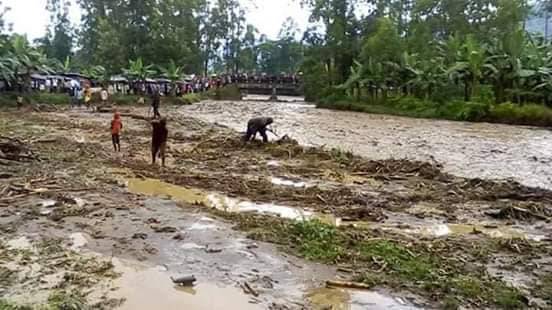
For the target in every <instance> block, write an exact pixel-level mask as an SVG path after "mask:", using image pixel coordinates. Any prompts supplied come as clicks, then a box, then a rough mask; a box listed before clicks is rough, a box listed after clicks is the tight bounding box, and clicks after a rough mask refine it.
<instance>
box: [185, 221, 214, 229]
mask: <svg viewBox="0 0 552 310" xmlns="http://www.w3.org/2000/svg"><path fill="white" fill-rule="evenodd" d="M215 228H217V225H213V224H202V223H194V224H193V225H192V226H190V228H189V230H210V229H215Z"/></svg>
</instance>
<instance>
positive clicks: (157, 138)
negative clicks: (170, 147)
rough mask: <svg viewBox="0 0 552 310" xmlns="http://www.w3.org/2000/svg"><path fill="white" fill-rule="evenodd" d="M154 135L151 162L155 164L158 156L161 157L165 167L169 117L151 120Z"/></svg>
mask: <svg viewBox="0 0 552 310" xmlns="http://www.w3.org/2000/svg"><path fill="white" fill-rule="evenodd" d="M151 126H152V129H153V131H152V137H151V164H152V165H155V159H156V158H157V156H159V158H161V165H162V166H163V167H165V149H166V148H167V138H168V136H169V130H168V129H167V119H166V118H164V117H162V118H155V119H153V120H152V121H151Z"/></svg>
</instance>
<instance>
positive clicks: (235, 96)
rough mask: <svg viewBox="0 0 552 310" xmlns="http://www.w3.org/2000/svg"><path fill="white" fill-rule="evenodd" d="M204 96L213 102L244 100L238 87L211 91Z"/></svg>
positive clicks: (233, 86)
mask: <svg viewBox="0 0 552 310" xmlns="http://www.w3.org/2000/svg"><path fill="white" fill-rule="evenodd" d="M204 95H205V97H206V98H209V99H213V100H242V93H241V91H240V89H239V88H238V86H237V85H228V86H225V87H222V88H216V89H211V90H209V91H208V92H206V93H205V94H204Z"/></svg>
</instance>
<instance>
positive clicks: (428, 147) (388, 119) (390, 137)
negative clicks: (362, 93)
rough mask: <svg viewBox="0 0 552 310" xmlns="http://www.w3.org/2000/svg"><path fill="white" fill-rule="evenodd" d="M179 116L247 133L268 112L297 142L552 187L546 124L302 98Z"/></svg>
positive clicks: (191, 109) (551, 146)
mask: <svg viewBox="0 0 552 310" xmlns="http://www.w3.org/2000/svg"><path fill="white" fill-rule="evenodd" d="M181 113H182V115H190V114H192V115H194V116H196V117H198V118H200V119H202V120H205V121H208V122H212V123H214V122H217V123H219V124H223V125H226V126H229V127H231V128H233V129H235V130H238V131H243V130H245V129H244V126H245V125H244V124H245V123H246V122H247V119H249V118H251V117H253V116H259V115H270V116H273V117H274V118H275V119H276V125H275V127H276V128H277V130H278V132H279V133H281V134H289V135H290V136H292V137H293V138H295V139H297V140H299V142H301V143H303V144H311V145H318V146H320V145H326V146H328V147H337V148H340V149H344V150H351V151H353V152H354V153H355V154H358V155H362V156H366V157H367V158H372V159H377V160H381V159H389V158H408V159H414V160H422V161H428V162H432V161H437V162H439V163H441V164H443V166H444V168H445V171H448V172H451V173H453V174H455V175H459V176H465V177H478V178H489V179H505V178H511V179H514V180H516V181H518V182H521V183H523V184H525V185H528V186H540V187H544V188H548V189H552V134H551V133H550V131H549V130H545V129H536V128H529V127H522V126H507V125H498V124H486V123H462V122H449V121H439V120H424V119H412V118H402V117H394V116H382V115H370V114H365V113H354V112H340V111H331V110H321V109H320V110H319V109H315V108H314V106H313V105H308V104H300V103H273V102H272V103H271V102H251V101H247V102H204V103H202V104H198V105H193V106H187V107H184V108H182V111H181Z"/></svg>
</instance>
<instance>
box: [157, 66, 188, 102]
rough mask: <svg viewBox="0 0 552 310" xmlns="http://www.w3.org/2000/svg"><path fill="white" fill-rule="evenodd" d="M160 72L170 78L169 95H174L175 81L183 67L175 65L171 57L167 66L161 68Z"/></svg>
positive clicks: (178, 78) (180, 75)
mask: <svg viewBox="0 0 552 310" xmlns="http://www.w3.org/2000/svg"><path fill="white" fill-rule="evenodd" d="M161 72H162V73H163V74H164V75H165V76H166V77H167V79H169V80H171V95H173V96H176V82H178V81H179V80H180V79H181V78H182V72H183V68H182V67H180V66H177V65H176V63H175V62H174V60H172V59H171V61H170V63H169V66H168V67H165V68H161Z"/></svg>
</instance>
